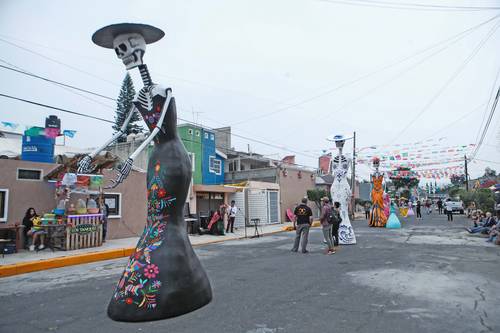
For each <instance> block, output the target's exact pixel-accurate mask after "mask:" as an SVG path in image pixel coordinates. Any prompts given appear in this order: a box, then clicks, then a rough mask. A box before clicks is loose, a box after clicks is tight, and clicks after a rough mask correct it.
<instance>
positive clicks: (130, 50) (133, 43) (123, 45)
mask: <svg viewBox="0 0 500 333" xmlns="http://www.w3.org/2000/svg"><path fill="white" fill-rule="evenodd" d="M113 48H114V49H115V52H116V55H117V56H118V59H121V60H122V61H123V64H124V65H125V67H126V68H127V69H132V68H134V67H137V66H139V65H142V57H143V56H144V53H145V52H146V41H145V40H144V37H142V35H140V34H137V33H130V34H123V35H118V36H117V37H116V38H115V39H114V40H113Z"/></svg>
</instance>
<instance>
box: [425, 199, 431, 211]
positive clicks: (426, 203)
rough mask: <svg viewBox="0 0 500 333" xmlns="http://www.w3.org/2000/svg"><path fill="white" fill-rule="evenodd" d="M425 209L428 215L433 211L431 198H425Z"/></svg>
mask: <svg viewBox="0 0 500 333" xmlns="http://www.w3.org/2000/svg"><path fill="white" fill-rule="evenodd" d="M425 209H426V211H427V215H430V213H432V208H431V201H430V200H429V199H427V200H425Z"/></svg>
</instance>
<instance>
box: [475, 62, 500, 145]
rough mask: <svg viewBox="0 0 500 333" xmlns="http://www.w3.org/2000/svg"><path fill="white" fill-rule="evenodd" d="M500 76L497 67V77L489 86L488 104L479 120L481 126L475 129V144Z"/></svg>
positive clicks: (499, 70)
mask: <svg viewBox="0 0 500 333" xmlns="http://www.w3.org/2000/svg"><path fill="white" fill-rule="evenodd" d="M499 75H500V66H499V67H498V71H497V75H496V77H495V80H493V84H492V85H491V90H490V93H489V95H488V96H490V98H489V100H488V103H487V105H486V107H485V109H484V113H483V119H482V120H481V124H480V125H479V128H478V129H477V133H476V139H475V140H474V142H475V143H478V142H479V136H480V134H481V128H483V123H484V121H485V120H486V116H487V114H488V106H489V105H490V101H491V99H492V98H493V96H494V94H493V93H494V91H495V87H496V84H497V81H498V77H499Z"/></svg>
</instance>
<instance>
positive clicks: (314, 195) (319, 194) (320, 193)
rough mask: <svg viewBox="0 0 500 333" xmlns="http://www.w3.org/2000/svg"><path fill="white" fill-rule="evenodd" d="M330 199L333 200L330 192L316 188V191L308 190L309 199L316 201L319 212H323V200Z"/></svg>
mask: <svg viewBox="0 0 500 333" xmlns="http://www.w3.org/2000/svg"><path fill="white" fill-rule="evenodd" d="M324 197H328V198H329V199H330V200H331V197H330V192H328V191H327V190H322V189H319V188H315V189H314V190H307V199H309V200H310V201H314V203H315V204H316V206H317V207H318V209H319V210H321V199H322V198H324Z"/></svg>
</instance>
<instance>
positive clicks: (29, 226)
mask: <svg viewBox="0 0 500 333" xmlns="http://www.w3.org/2000/svg"><path fill="white" fill-rule="evenodd" d="M40 223H41V221H40V217H39V216H38V215H37V214H36V211H35V208H33V207H30V208H28V210H27V211H26V214H25V215H24V218H23V225H24V237H25V238H24V239H25V241H26V240H28V237H32V238H33V240H32V242H31V245H30V246H29V250H30V251H34V250H35V244H36V242H37V240H38V239H40V245H39V246H38V249H39V250H42V249H43V248H44V247H45V245H44V240H45V232H44V231H43V230H42V228H40V227H39V225H40Z"/></svg>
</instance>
